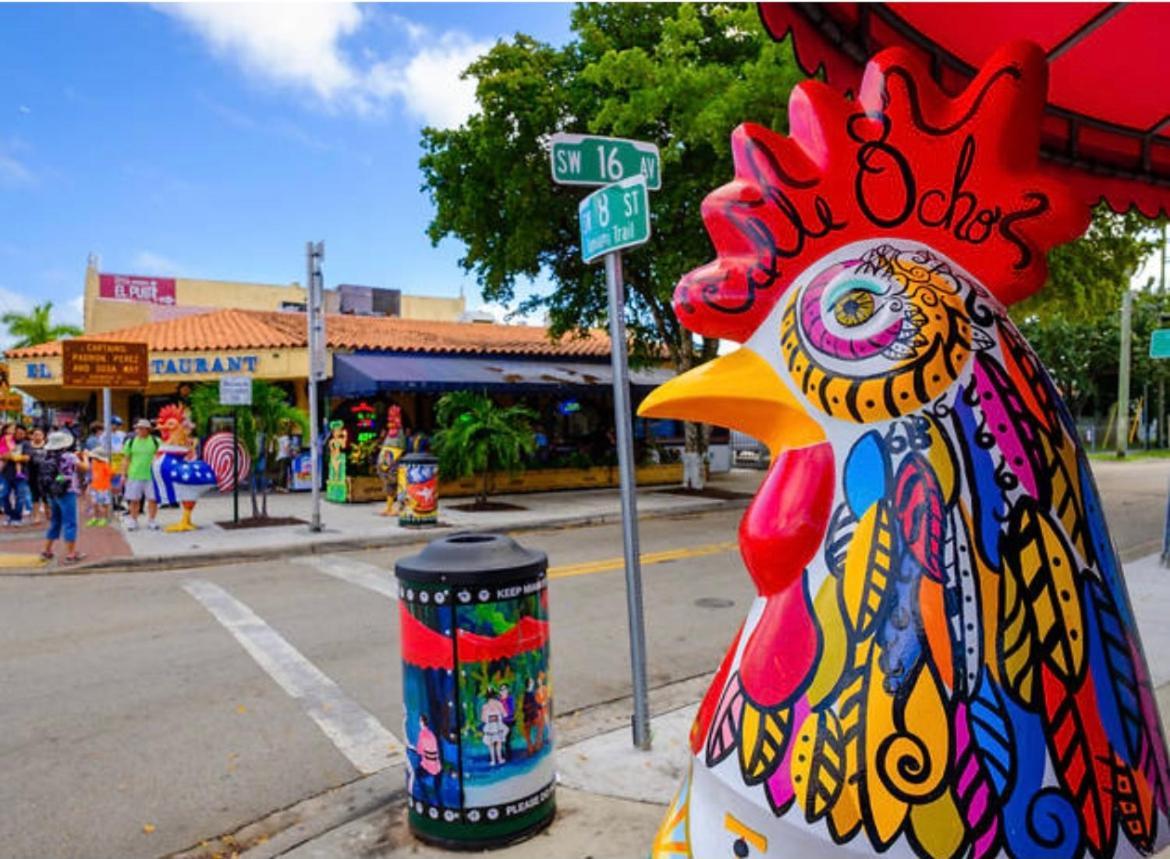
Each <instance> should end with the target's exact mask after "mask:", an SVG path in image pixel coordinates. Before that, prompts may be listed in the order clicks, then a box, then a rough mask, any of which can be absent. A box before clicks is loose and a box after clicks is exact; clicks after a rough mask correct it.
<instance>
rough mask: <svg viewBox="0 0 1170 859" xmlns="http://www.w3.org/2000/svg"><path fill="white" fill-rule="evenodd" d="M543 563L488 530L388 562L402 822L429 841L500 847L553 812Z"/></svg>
mask: <svg viewBox="0 0 1170 859" xmlns="http://www.w3.org/2000/svg"><path fill="white" fill-rule="evenodd" d="M547 570H548V558H547V557H546V556H545V554H544V553H543V552H537V551H532V550H529V549H525V548H523V547H522V546H520V545H519V544H517V543H516V542H515V541H514V540H512V539H510V538H508V537H504V536H499V535H495V534H453V535H450V536H446V537H441V538H439V539H437V540H433V541H432V542H431V543H430V544H429V545H428V546H427V547H426V548H425V549H424V550H423V551H422V552H420V553H419V554H417V555H414V556H411V557H409V558H404V559H403V560H401V561H399V562H398V563H397V564H396V565H395V568H394V572H395V575H396V576H397V577H398V596H399V609H398V615H399V626H400V636H401V650H402V663H403V665H402V686H403V713H404V719H405V724H404V726H403V736H404V737H405V739H406V746H407V764H406V782H407V793H408V794H409V797H410V807H409V822H410V828H411V831H412V832H414V834H415V835H417V836H418V837H419V838H421V839H423V840H425V841H428V842H431V843H434V844H438V845H441V846H445V847H456V848H488V847H496V846H502V845H504V844H508V843H511V842H513V841H517V840H519V839H521V838H525V837H527V836H529V835H531V834H533V833H534V832H536V831H538V830H540V829H542V828H544V827H545V826H547V825H548V824H549V823H550V822H551V821H552V818H553V814H554V813H555V810H556V807H555V799H554V796H553V784H554V779H555V777H556V767H555V763H554V759H553V733H552V691H551V679H550V676H549V646H548V638H549V628H548V580H547Z"/></svg>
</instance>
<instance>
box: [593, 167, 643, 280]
mask: <svg viewBox="0 0 1170 859" xmlns="http://www.w3.org/2000/svg"><path fill="white" fill-rule="evenodd" d="M577 214H578V216H579V218H580V221H581V257H582V258H583V259H584V260H585V262H593V261H594V260H596V259H598V258H600V257H602V256H605V254H607V253H611V252H613V251H620V250H621V249H622V248H630V247H633V246H634V245H640V244H644V243H645V242H646V241H647V240H648V239H649V238H650V195H649V194H648V193H647V189H646V177H645V176H643V175H642V174H640V173H639V174H638V175H637V176H631V177H630V178H629V179H623V180H622V181H620V182H614V183H613V184H612V185H606V186H605V187H604V188H601V189H599V190H597V191H594V192H593V193H592V194H590V195H589V196H588V197H586V198H585V199H584V200H582V201H581V202H580V204H579V205H578V206H577Z"/></svg>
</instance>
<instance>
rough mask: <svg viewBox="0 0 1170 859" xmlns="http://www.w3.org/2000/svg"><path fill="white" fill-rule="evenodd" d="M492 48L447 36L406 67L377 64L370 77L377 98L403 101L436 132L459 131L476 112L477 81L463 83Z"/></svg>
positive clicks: (412, 58)
mask: <svg viewBox="0 0 1170 859" xmlns="http://www.w3.org/2000/svg"><path fill="white" fill-rule="evenodd" d="M490 47H491V44H490V43H488V42H474V41H472V40H471V39H469V38H467V37H466V36H463V35H462V34H459V33H445V34H444V35H443V36H441V37H440V38H439V39H438V40H437V42H436V43H435V44H434V45H433V46H431V47H423V48H421V49H419V50H418V51H417V52H416V53H415V54H414V55H412V56H411V57H410V58H409V59H408V60H407V61H406V62H405V63H401V62H395V61H393V60H391V61H386V62H381V63H378V64H376V65H375V66H374V67H373V68H372V69H370V73H369V75H368V82H369V88H370V90H371V92H372V93H373V94H375V95H396V96H398V97H400V98H401V99H402V101H403V104H404V105H405V107H406V110H407V112H408V113H410V114H411V115H412V116H414V117H416V118H418V119H420V120H422V122H423V123H424V124H425V125H433V126H435V127H436V128H455V127H456V126H458V125H460V124H461V123H462V122H463V120H465V119H467V117H468V116H470V115H471V114H472V113H474V112H475V109H476V104H475V81H473V80H461V79H460V77H459V76H460V75H461V74H462V73H463V71H464V69H466V68H467V67H468V66H469V65H471V63H472V61H473V60H474V59H475V58H476V57H478V56H480V55H481V54H483V53H484V52H485V51H487V50H488V49H489V48H490Z"/></svg>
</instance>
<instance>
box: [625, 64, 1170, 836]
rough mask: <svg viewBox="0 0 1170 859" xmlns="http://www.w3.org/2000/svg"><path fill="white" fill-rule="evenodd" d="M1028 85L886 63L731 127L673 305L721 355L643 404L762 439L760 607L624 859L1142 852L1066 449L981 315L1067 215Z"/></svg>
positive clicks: (1121, 723) (1129, 662)
mask: <svg viewBox="0 0 1170 859" xmlns="http://www.w3.org/2000/svg"><path fill="white" fill-rule="evenodd" d="M1045 89H1046V68H1045V65H1044V58H1043V55H1042V53H1041V52H1040V50H1039V49H1038V48H1036V47H1034V46H1032V45H1028V44H1014V45H1010V46H1007V47H1005V48H1004V49H1002V50H1001V51H1000V52H998V53H997V54H996V55H995V56H993V57H992V59H991V60H990V61H989V63H988V65H987V66H986V67H985V68H984V69H983V71H982V72H981V73H980V74H979V75H978V76H977V78H976V79H975V80H974V81H973V82H972V84H971V85H970V87H969V89H968V90H967V91H966V92H964V93H962V94H961V95H959V96H958V97H957V98H954V99H952V98H949V97H947V96H946V95H944V94H943V93H942V92H941V91H940V90H939V89H938V88H937V87H936V86H935V85H934V84H933V83H932V81H931V77H930V75H929V73H928V70H927V69H925V68H922V67H920V66H919V65H918V64H917V63H916V62H915V61H914V60H913V59H912V58H911V57H909V56H908V55H906V54H904V53H902V52H900V51H897V50H891V51H886V52H883V53H881V54H879V55H878V56H877V57H875V58H874V60H873V61H872V62H871V63H870V65H869V67H868V70H867V73H866V76H865V79H864V81H863V84H862V86H861V88H860V90H859V93H858V95H857V97H856V98H849V97H845V96H842V95H840V94H838V93H835V92H833V91H832V90H830V89H829V88H828V87H827V86H825V85H823V84H820V83H817V82H808V83H804V84H801V85H800V86H799V87H797V88H796V89H795V90H794V92H793V94H792V98H791V102H790V106H789V126H790V136H787V137H785V136H781V135H779V134H776V133H773V132H771V131H769V130H767V129H764V128H761V127H759V126H755V125H750V124H748V125H743V126H741V127H740V128H738V129H737V130H736V131H735V132H734V135H733V138H732V145H733V154H734V161H735V179H734V181H732V182H731V183H730V184H728V185H725V186H724V187H722V188H720V189H719V190H717V191H715V192H714V193H713V194H711V195H710V196H709V197H708V198H707V200H706V201H705V202H704V205H703V217H704V220H705V222H706V224H707V227H708V230H709V232H710V234H711V236H712V240H713V242H714V244H715V247H716V251H717V253H718V259H717V260H716V261H714V262H712V263H710V264H708V265H707V266H704V267H702V268H700V269H697V270H695V271H694V272H691V273H690V274H689V275H687V276H686V277H685V278H684V279H683V280H682V281H681V283H680V284H679V286H678V289H677V291H676V294H675V310H676V312H677V314H678V316H679V318H680V320H681V321H682V322H683V323H684V324H685V325H686V326H687V327H688V328H689V329H691V330H693V331H696V332H699V333H701V334H704V335H707V336H712V337H721V338H727V339H733V340H737V341H739V342H741V343H742V344H743V346H742V347H741V348H739V349H738V350H737V351H735V352H733V353H730V354H728V355H725V356H724V357H721V358H719V359H717V360H716V361H714V362H713V363H711V364H707V365H704V366H702V367H699V368H697V369H695V370H693V371H691V372H689V373H687V374H684V375H683V376H680V377H679V378H677V379H675V380H674V381H672V382H670V383H668V384H666V385H665V386H663V387H661V388H659V389H658V390H656V391H655V392H654V393H653V394H652V395H651V396H650V397H649V398H647V400H646V401H645V402H644V403H643V405H642V408H641V414H643V415H647V416H659V417H675V418H686V419H694V420H702V421H710V422H714V423H718V424H723V425H730V426H732V427H736V428H739V429H742V430H744V431H746V432H749V433H751V434H752V435H754V436H756V437H757V438H760V439H761V440H763V441H765V442H766V443H767V444H768V445H769V447H770V448H771V450H772V453H773V459H774V462H773V465H772V467H771V470H770V471H769V473H768V475H767V477H766V478H765V480H764V482H763V484H762V486H761V488H760V491H759V494H758V495H757V496H756V498H755V500H754V501H753V503H752V505H751V506H750V508H749V509H748V511H747V513H746V514H745V516H744V519H743V522H742V524H741V527H740V546H741V552H742V555H743V559H744V562H745V565H746V566H747V569H748V572H749V573H750V575H751V576H752V579H753V580H754V582H755V584H756V587H757V589H758V592H759V597H758V599H757V600H756V601H755V603H754V605H753V606H752V608H751V610H750V612H749V614H748V617H747V620H746V621H745V623H744V624H743V627H742V628H741V630H740V632H739V634H738V635H737V637H736V639H735V642H734V643H733V644H732V646H731V648H730V650H729V651H728V653H727V656H726V658H725V659H724V661H723V664H722V665H721V666H720V668H719V670H718V672H717V674H716V676H715V679H714V681H713V683H712V685H711V687H710V689H709V691H708V693H707V695H706V697H705V699H704V701H703V702H702V704H701V706H700V708H699V712H698V716H697V718H696V721H695V725H694V727H693V729H692V733H691V750H692V752H693V757H692V758H691V765H690V774H689V776H688V777H687V780H686V782H685V784H684V785H683V787H682V789H681V790H680V792H679V794H678V796H677V797H676V799H675V801H674V803H673V805H672V807H671V809H670V811H669V813H668V816H667V819H666V820H665V821H664V823H663V825H662V828H661V830H660V832H659V834H658V837H657V839H656V840H655V844H654V848H653V853H652V855H653V857H655V859H667V857H695V859H724V857H738V859H746V857H757V859H758V857H781V856H783V857H791V856H800V857H802V859H815V857H835V856H846V855H850V856H852V855H857V856H862V855H872V854H874V853H883V854H888V855H891V856H898V857H930V859H944V857H971V859H984V857H991V856H1009V857H1014V859H1057V857H1065V859H1073V857H1082V856H1086V855H1087V856H1092V857H1098V859H1105V857H1114V856H1136V855H1149V854H1150V853H1151V852H1153V851H1156V850H1157V849H1159V848H1161V847H1162V846H1163V845H1165V844H1166V843H1167V840H1168V828H1167V827H1168V822H1167V814H1168V812H1170V773H1168V772H1167V754H1166V745H1165V741H1164V738H1163V736H1162V731H1161V727H1160V722H1159V717H1158V713H1157V708H1156V705H1155V701H1154V694H1153V691H1152V689H1151V685H1150V676H1149V671H1148V669H1147V666H1146V662H1145V658H1144V656H1143V653H1142V648H1141V643H1140V641H1139V640H1138V633H1137V628H1136V625H1135V621H1134V615H1133V611H1132V608H1131V606H1130V603H1129V600H1128V597H1127V594H1126V590H1125V586H1124V583H1123V581H1122V571H1121V566H1120V563H1119V561H1118V558H1117V555H1116V554H1115V551H1114V548H1113V545H1112V543H1111V541H1110V537H1109V533H1108V530H1107V528H1106V525H1105V520H1104V517H1103V514H1102V511H1101V505H1100V500H1099V498H1098V495H1097V491H1096V488H1095V486H1094V483H1093V478H1092V474H1091V472H1090V470H1089V467H1088V464H1087V462H1086V459H1085V456H1084V452H1083V450H1082V449H1081V447H1080V445H1079V443H1078V438H1077V433H1076V429H1075V427H1074V425H1073V423H1072V421H1071V419H1070V417H1069V414H1068V412H1067V411H1066V409H1065V407H1064V405H1063V404H1062V402H1061V401H1060V398H1059V396H1058V394H1057V391H1056V388H1055V387H1054V385H1053V383H1052V382H1051V380H1050V379H1049V377H1048V376H1047V374H1046V373H1045V371H1044V369H1043V368H1042V367H1041V366H1040V364H1039V361H1038V359H1037V357H1036V355H1035V353H1034V352H1033V351H1032V350H1031V348H1030V347H1029V346H1028V345H1027V344H1026V343H1025V342H1024V340H1023V339H1022V338H1021V336H1020V334H1019V332H1018V331H1017V330H1016V328H1015V326H1014V325H1013V324H1012V322H1011V320H1010V319H1009V318H1008V315H1007V312H1006V310H1005V306H1006V305H1008V304H1010V303H1012V302H1014V301H1017V300H1019V299H1021V298H1023V297H1025V296H1027V295H1029V294H1030V293H1032V292H1033V291H1035V290H1036V289H1037V288H1039V287H1040V286H1041V285H1042V284H1043V282H1044V280H1045V276H1046V267H1045V255H1046V252H1047V251H1048V249H1049V248H1051V247H1053V246H1054V245H1056V244H1059V243H1061V242H1064V241H1068V240H1070V239H1072V238H1074V237H1076V236H1077V235H1079V234H1080V233H1081V232H1082V230H1083V229H1084V227H1085V226H1086V223H1087V219H1088V213H1087V212H1085V211H1084V209H1083V207H1078V205H1077V203H1076V201H1075V200H1074V199H1073V197H1072V196H1071V195H1070V194H1069V193H1068V192H1067V191H1066V190H1065V189H1064V188H1063V187H1062V186H1061V185H1060V184H1059V183H1058V182H1056V181H1054V180H1053V179H1051V178H1049V177H1047V176H1046V175H1044V174H1043V173H1042V172H1041V171H1040V169H1039V168H1038V167H1037V159H1036V156H1037V148H1038V140H1039V122H1040V115H1041V107H1042V105H1043V102H1044V95H1045Z"/></svg>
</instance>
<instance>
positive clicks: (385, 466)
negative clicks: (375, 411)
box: [377, 406, 406, 516]
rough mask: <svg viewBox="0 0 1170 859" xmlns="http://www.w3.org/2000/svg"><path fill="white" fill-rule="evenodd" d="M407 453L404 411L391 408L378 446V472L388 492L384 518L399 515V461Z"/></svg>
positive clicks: (382, 513) (383, 487) (383, 512)
mask: <svg viewBox="0 0 1170 859" xmlns="http://www.w3.org/2000/svg"><path fill="white" fill-rule="evenodd" d="M404 453H406V433H405V432H403V429H402V409H401V408H399V407H398V406H391V407H390V408H389V409H387V411H386V429H385V430H383V432H382V441H381V443H380V444H379V445H378V461H377V471H378V477H379V478H380V479H381V481H382V489H383V490H385V492H386V508H385V509H384V510H382V512H381V514H380V515H382V516H397V515H398V460H400V459H402V455H403V454H404Z"/></svg>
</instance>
